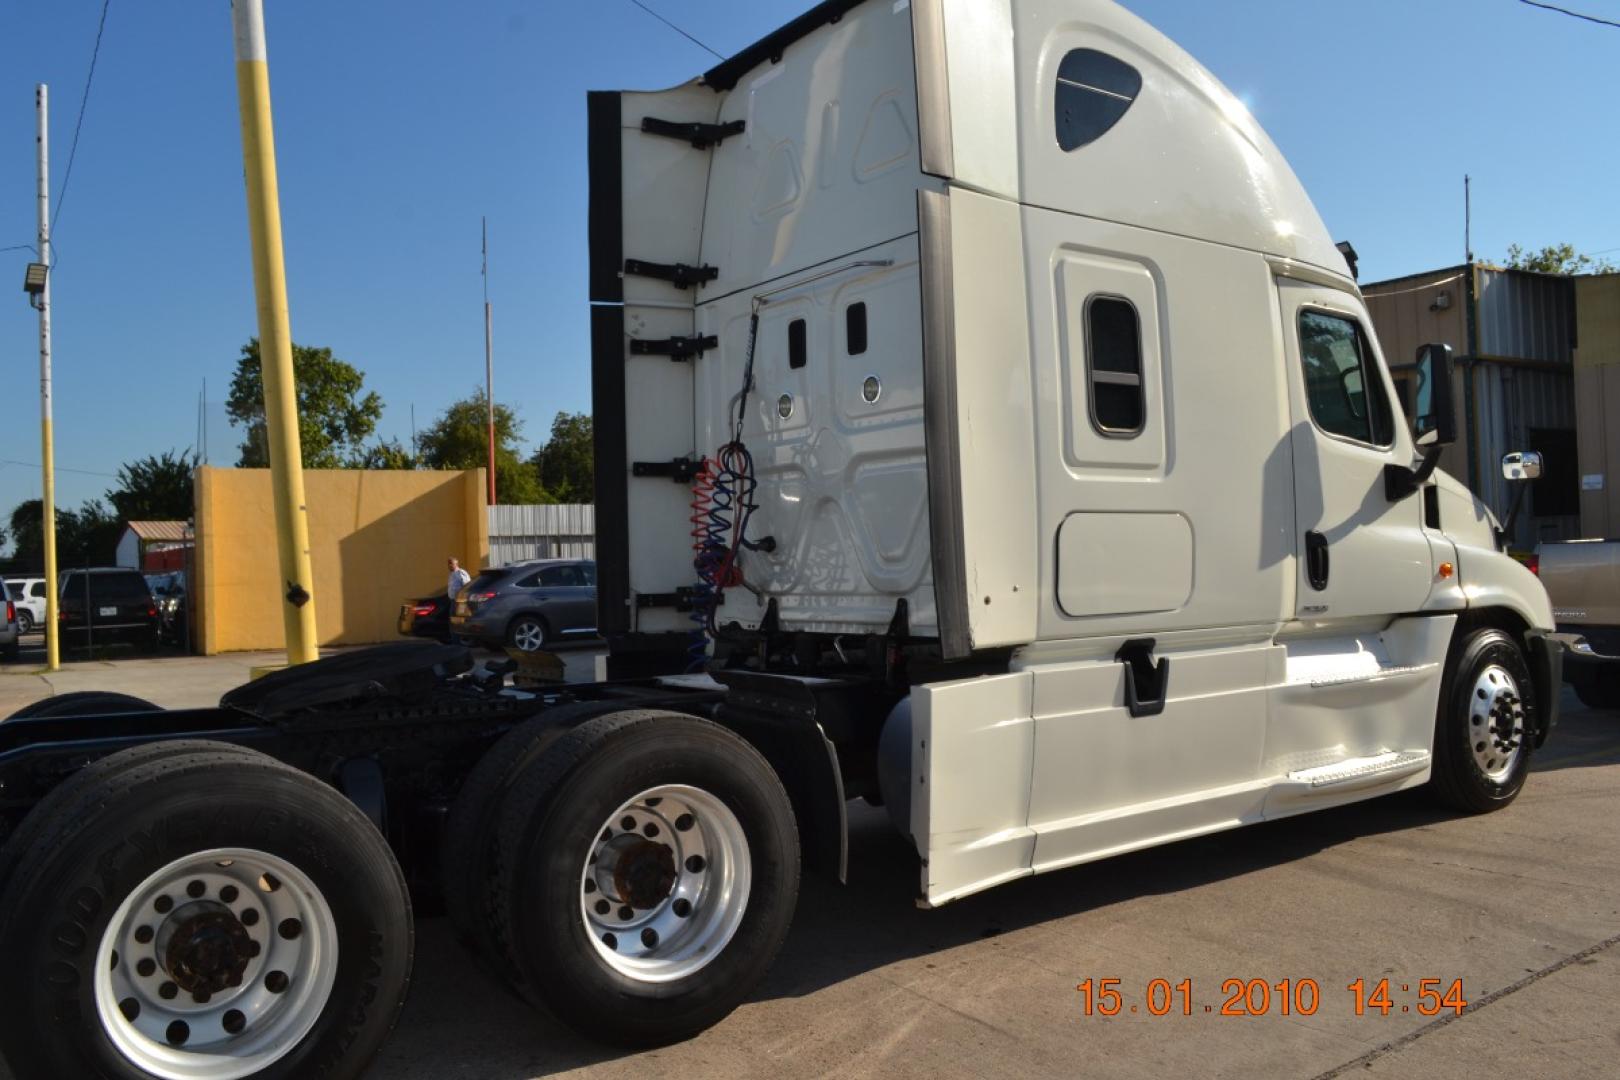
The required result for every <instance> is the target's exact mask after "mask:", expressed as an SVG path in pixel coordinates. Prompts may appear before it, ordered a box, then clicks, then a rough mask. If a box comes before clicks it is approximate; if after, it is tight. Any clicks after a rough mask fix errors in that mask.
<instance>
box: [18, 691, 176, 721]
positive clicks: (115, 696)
mask: <svg viewBox="0 0 1620 1080" xmlns="http://www.w3.org/2000/svg"><path fill="white" fill-rule="evenodd" d="M161 710H162V706H160V705H154V704H152V703H151V702H150V701H147V700H146V699H145V698H138V697H135V696H134V695H133V694H119V693H115V692H114V691H111V690H74V691H72V692H71V693H67V694H57V695H55V696H54V697H48V698H40V699H39V700H38V701H36V702H34V703H33V704H31V705H24V706H23V707H22V708H20V709H18V710H17V711H16V712H14V713H12V714H11V715H10V716H8V717H6V719H7V720H27V719H29V718H35V719H38V718H41V717H47V716H54V717H62V716H96V715H108V714H112V713H136V712H160V711H161Z"/></svg>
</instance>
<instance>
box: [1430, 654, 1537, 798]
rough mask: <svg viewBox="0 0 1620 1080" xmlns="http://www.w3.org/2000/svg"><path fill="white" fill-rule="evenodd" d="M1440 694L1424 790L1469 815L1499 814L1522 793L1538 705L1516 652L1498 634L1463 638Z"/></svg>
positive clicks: (1525, 666)
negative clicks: (1497, 812) (1428, 770)
mask: <svg viewBox="0 0 1620 1080" xmlns="http://www.w3.org/2000/svg"><path fill="white" fill-rule="evenodd" d="M1446 666H1447V671H1446V677H1445V680H1444V682H1443V683H1442V684H1441V687H1440V707H1439V714H1438V715H1437V716H1436V718H1435V728H1434V768H1433V772H1432V775H1431V776H1430V779H1429V789H1430V791H1431V792H1432V793H1433V794H1434V796H1435V797H1436V798H1437V799H1439V801H1440V802H1442V803H1444V804H1445V805H1447V806H1450V807H1453V808H1455V809H1458V810H1463V811H1465V812H1467V813H1471V814H1484V813H1489V812H1490V811H1492V810H1500V809H1502V808H1503V807H1504V806H1506V805H1508V804H1509V803H1511V802H1512V801H1513V800H1514V799H1516V798H1517V797H1518V795H1519V792H1520V791H1521V790H1522V789H1523V788H1524V781H1525V777H1526V776H1528V775H1529V772H1530V755H1531V752H1532V751H1533V750H1534V749H1535V733H1536V731H1537V729H1538V728H1539V727H1540V724H1541V702H1540V701H1539V700H1538V699H1537V697H1536V684H1535V680H1534V679H1533V678H1531V675H1530V668H1529V665H1528V664H1526V663H1525V659H1524V653H1523V652H1522V651H1521V650H1520V648H1519V646H1518V644H1517V643H1516V642H1515V641H1514V640H1513V638H1511V637H1509V636H1508V635H1507V634H1505V633H1503V632H1502V631H1501V630H1495V629H1491V628H1488V627H1487V628H1482V629H1478V630H1474V631H1471V632H1469V633H1467V634H1466V635H1465V636H1464V637H1462V638H1461V639H1459V640H1458V641H1457V642H1456V643H1455V644H1454V645H1453V646H1452V649H1451V655H1450V657H1449V658H1448V660H1447V665H1446Z"/></svg>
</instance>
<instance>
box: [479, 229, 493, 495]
mask: <svg viewBox="0 0 1620 1080" xmlns="http://www.w3.org/2000/svg"><path fill="white" fill-rule="evenodd" d="M479 223H480V224H479V227H480V229H481V231H482V234H483V243H482V248H483V262H484V269H483V274H484V406H485V408H486V409H488V411H489V505H491V506H494V505H495V344H494V334H493V330H492V322H491V319H490V313H489V219H488V218H487V217H486V218H479Z"/></svg>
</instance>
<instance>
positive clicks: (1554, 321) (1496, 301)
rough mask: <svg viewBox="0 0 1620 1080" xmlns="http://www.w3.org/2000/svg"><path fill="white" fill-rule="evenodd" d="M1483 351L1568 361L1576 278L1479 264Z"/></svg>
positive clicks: (1570, 353) (1571, 344)
mask: <svg viewBox="0 0 1620 1080" xmlns="http://www.w3.org/2000/svg"><path fill="white" fill-rule="evenodd" d="M1476 273H1477V275H1478V277H1477V279H1476V284H1475V286H1474V287H1475V289H1477V290H1478V305H1479V308H1478V316H1477V318H1478V334H1479V344H1478V351H1479V355H1481V356H1504V357H1511V358H1513V359H1515V360H1548V361H1552V362H1555V363H1559V364H1567V363H1569V362H1570V360H1571V357H1572V354H1573V350H1574V337H1575V283H1574V280H1573V279H1571V278H1567V277H1560V276H1558V275H1555V274H1532V273H1527V272H1525V271H1522V270H1493V269H1491V268H1490V267H1485V266H1481V267H1479V268H1477V270H1476Z"/></svg>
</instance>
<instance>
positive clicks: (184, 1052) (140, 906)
mask: <svg viewBox="0 0 1620 1080" xmlns="http://www.w3.org/2000/svg"><path fill="white" fill-rule="evenodd" d="M337 964H338V945H337V926H336V922H335V920H334V919H333V917H332V911H331V908H330V907H329V906H328V905H327V901H326V898H325V897H324V896H322V895H321V892H320V890H319V889H317V888H316V887H315V885H314V883H313V882H312V881H311V880H310V879H309V877H308V876H307V875H305V874H304V873H303V872H302V871H300V870H299V869H298V868H297V867H296V866H294V865H293V864H292V863H289V862H288V861H286V860H285V859H282V858H279V857H278V856H275V855H271V854H268V853H266V852H263V851H255V850H250V849H240V848H217V849H213V850H209V851H202V852H198V853H197V854H195V855H189V856H186V857H184V858H182V859H178V860H176V861H174V862H171V863H169V864H168V865H167V866H165V867H163V868H162V869H160V870H158V871H156V872H155V873H153V874H152V875H151V876H149V877H148V878H146V880H145V881H143V882H141V884H140V885H139V886H137V887H136V888H135V889H134V890H133V891H132V892H130V893H129V894H128V896H126V897H125V899H124V902H123V903H122V904H121V905H120V906H119V908H118V910H117V911H116V912H115V913H114V914H113V917H112V920H111V922H109V923H108V925H107V928H106V931H105V932H104V933H103V935H102V938H101V945H100V949H99V950H98V952H97V954H96V966H95V986H94V991H95V1007H96V1012H97V1014H98V1016H99V1018H100V1021H101V1027H102V1029H103V1030H104V1031H105V1032H106V1034H107V1036H108V1038H109V1039H110V1040H111V1042H112V1043H113V1045H114V1046H115V1047H116V1048H117V1049H118V1051H119V1053H121V1054H122V1055H123V1056H124V1057H125V1058H126V1059H128V1061H129V1062H130V1063H131V1064H133V1065H135V1066H137V1067H139V1068H140V1069H143V1070H144V1071H146V1072H148V1073H151V1074H152V1075H153V1076H157V1077H162V1078H163V1080H238V1078H241V1077H247V1076H252V1075H254V1074H255V1073H258V1072H259V1071H261V1070H263V1069H265V1068H267V1067H269V1066H270V1065H272V1064H274V1063H275V1062H276V1061H278V1060H280V1059H281V1058H282V1057H284V1056H285V1055H286V1054H287V1053H288V1052H290V1051H291V1050H292V1049H293V1048H294V1047H296V1046H297V1045H298V1044H299V1042H300V1041H301V1040H302V1039H303V1038H304V1037H305V1036H306V1035H308V1034H309V1032H310V1030H311V1029H312V1028H313V1027H314V1026H315V1023H316V1021H317V1020H318V1019H319V1018H320V1016H321V1013H322V1011H323V1010H324V1009H325V1008H326V1005H327V1001H328V999H329V998H330V997H331V994H332V987H333V983H334V981H335V979H336V975H337Z"/></svg>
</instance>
